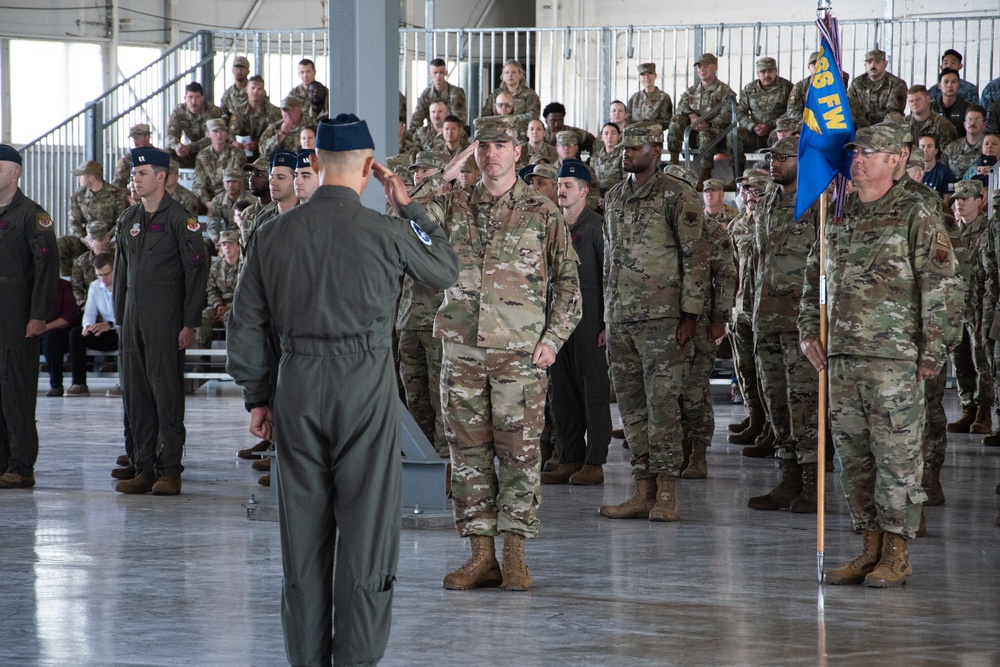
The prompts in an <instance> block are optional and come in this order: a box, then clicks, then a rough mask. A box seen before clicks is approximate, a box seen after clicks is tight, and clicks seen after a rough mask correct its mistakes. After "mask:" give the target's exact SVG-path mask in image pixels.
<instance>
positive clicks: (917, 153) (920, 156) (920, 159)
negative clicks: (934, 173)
mask: <svg viewBox="0 0 1000 667" xmlns="http://www.w3.org/2000/svg"><path fill="white" fill-rule="evenodd" d="M923 166H924V149H923V148H917V147H913V148H911V149H910V157H909V158H907V160H906V168H907V169H909V168H910V167H920V168H921V169H922V168H923Z"/></svg>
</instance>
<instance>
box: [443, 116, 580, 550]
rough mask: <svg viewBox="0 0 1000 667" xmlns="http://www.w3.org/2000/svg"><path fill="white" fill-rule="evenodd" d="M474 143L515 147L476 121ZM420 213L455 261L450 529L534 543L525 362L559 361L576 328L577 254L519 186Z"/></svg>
mask: <svg viewBox="0 0 1000 667" xmlns="http://www.w3.org/2000/svg"><path fill="white" fill-rule="evenodd" d="M476 135H477V138H480V139H483V140H485V141H489V140H491V139H494V140H503V141H514V140H515V139H516V127H515V124H514V123H513V122H511V121H510V120H508V119H506V118H504V117H499V118H497V117H492V118H480V119H477V121H476ZM427 210H428V213H429V217H430V218H431V219H432V220H437V221H441V223H442V225H443V227H444V228H445V230H446V232H447V234H448V239H449V241H450V243H451V244H452V246H453V247H454V248H455V251H456V252H457V254H458V257H459V277H458V282H457V283H456V284H455V285H454V286H453V287H450V288H448V290H446V291H445V300H444V303H443V304H442V306H441V309H440V310H439V311H438V313H437V316H436V317H435V320H434V336H435V337H436V338H439V339H440V340H441V341H442V344H443V360H442V364H441V376H442V378H443V379H442V383H441V400H442V410H443V413H444V424H445V435H446V437H447V439H448V446H449V449H450V451H451V461H452V496H453V498H454V502H455V523H456V525H457V528H458V531H459V533H460V534H461V535H462V536H463V537H467V536H471V535H496V534H497V532H498V531H501V532H511V533H516V534H520V535H523V536H525V537H535V536H536V535H537V534H538V530H539V521H538V516H537V511H538V504H539V501H540V498H541V494H540V483H539V469H540V466H541V462H540V460H539V458H540V452H539V442H538V438H539V435H540V433H541V430H542V425H543V423H544V419H545V418H544V408H545V393H546V386H547V380H546V373H545V371H544V370H542V369H539V368H536V367H535V366H533V365H532V363H531V356H532V353H533V351H534V348H535V346H536V344H538V343H544V344H545V345H548V346H549V347H551V348H552V349H553V350H554V351H556V352H558V351H559V348H560V347H562V344H563V343H564V342H565V341H566V339H567V338H568V337H569V335H570V334H571V333H572V332H573V329H574V328H575V327H576V325H577V323H578V322H579V321H580V316H581V299H580V288H579V284H578V280H577V269H576V264H577V256H576V252H575V251H574V250H573V246H572V245H571V243H570V238H569V234H568V233H567V230H566V224H565V222H564V221H563V218H562V215H561V214H560V213H559V211H558V209H557V208H556V207H555V204H553V203H551V202H549V201H548V200H547V199H545V198H544V197H537V196H536V195H535V193H534V192H533V191H532V190H530V189H529V188H528V186H527V185H525V184H524V183H522V182H521V181H520V180H517V181H515V183H514V187H513V188H512V189H511V190H510V191H508V192H507V193H506V194H504V195H502V196H500V197H494V196H493V195H491V194H490V193H489V192H488V191H487V190H486V188H485V187H484V186H483V184H482V181H480V182H479V183H478V184H476V185H475V186H473V187H470V188H465V189H462V190H457V191H454V192H451V193H449V194H447V195H444V196H442V197H437V198H434V199H432V200H431V201H430V202H428V204H427ZM487 278H488V280H487ZM495 458H499V460H500V471H499V479H498V477H497V475H496V473H495V472H494V459H495Z"/></svg>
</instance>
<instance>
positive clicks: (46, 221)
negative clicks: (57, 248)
mask: <svg viewBox="0 0 1000 667" xmlns="http://www.w3.org/2000/svg"><path fill="white" fill-rule="evenodd" d="M35 222H37V223H38V226H39V227H41V228H42V229H48V228H50V227H51V226H52V218H51V217H50V216H49V214H48V213H46V212H45V211H38V212H37V213H35Z"/></svg>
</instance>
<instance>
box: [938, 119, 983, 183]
mask: <svg viewBox="0 0 1000 667" xmlns="http://www.w3.org/2000/svg"><path fill="white" fill-rule="evenodd" d="M965 128H966V131H965V136H964V137H959V138H958V139H955V141H953V142H951V143H950V144H948V145H946V146H945V147H944V151H943V153H944V156H945V158H947V161H948V166H949V167H950V168H951V170H952V171H953V172H955V176H958V177H959V178H962V176H963V174H965V172H966V171H968V170H969V167H971V166H972V165H973V164H975V163H976V160H978V159H979V156H980V155H982V152H983V138H984V137H985V136H986V111H985V109H983V108H982V107H981V106H979V105H972V106H970V107H969V108H968V109H967V110H966V111H965Z"/></svg>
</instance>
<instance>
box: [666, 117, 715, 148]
mask: <svg viewBox="0 0 1000 667" xmlns="http://www.w3.org/2000/svg"><path fill="white" fill-rule="evenodd" d="M690 125H691V119H690V118H688V117H687V116H686V115H684V114H674V116H673V118H671V119H670V126H669V127H668V128H667V150H668V151H669V152H671V153H682V152H684V130H686V129H687V128H688V127H689V126H690ZM718 134H719V132H718V130H716V129H715V128H714V127H712V128H709V129H707V130H704V131H703V132H695V131H694V130H692V131H691V144H692V145H691V150H692V152H693V151H694V149H695V146H697V148H698V150H704V149H705V147H706V146H708V144H709V143H711V141H712V140H713V139H715V137H716V136H717V135H718ZM712 150H713V153H712V154H713V155H714V154H715V153H718V152H719V151H721V150H722V148H721V146H719V145H716V147H715V148H714V149H712Z"/></svg>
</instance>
